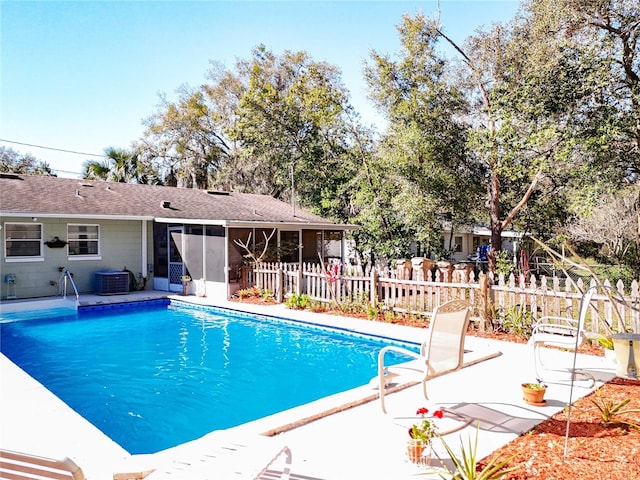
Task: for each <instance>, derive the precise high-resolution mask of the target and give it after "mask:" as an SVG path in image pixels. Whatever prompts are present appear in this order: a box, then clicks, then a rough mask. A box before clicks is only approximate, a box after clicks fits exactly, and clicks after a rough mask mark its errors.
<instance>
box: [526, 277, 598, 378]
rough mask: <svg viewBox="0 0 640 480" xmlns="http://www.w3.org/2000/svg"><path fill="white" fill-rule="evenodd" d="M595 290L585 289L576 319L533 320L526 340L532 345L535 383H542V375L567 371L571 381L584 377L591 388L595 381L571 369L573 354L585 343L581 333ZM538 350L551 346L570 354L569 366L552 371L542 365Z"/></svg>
mask: <svg viewBox="0 0 640 480" xmlns="http://www.w3.org/2000/svg"><path fill="white" fill-rule="evenodd" d="M595 292H596V289H595V288H591V289H589V290H587V291H586V292H585V293H584V294H583V295H582V299H581V301H580V313H579V315H578V319H577V320H575V319H573V318H568V317H556V316H544V317H541V318H540V319H538V320H537V321H536V323H535V324H534V326H533V330H532V332H531V337H530V338H529V342H528V343H529V345H532V346H533V360H534V369H535V375H536V378H537V380H538V381H539V382H541V383H543V382H544V376H543V372H545V371H546V372H561V371H566V372H569V373H570V374H571V375H572V377H571V380H572V381H573V380H575V378H576V376H577V375H580V376H583V377H585V379H586V380H588V381H589V385H588V388H591V387H592V386H593V385H595V378H594V377H593V375H591V374H589V373H588V372H584V371H580V370H577V369H576V368H575V353H577V350H578V348H579V347H580V346H581V345H582V344H583V343H585V342H586V341H587V338H588V336H587V332H586V330H585V319H586V316H587V312H588V310H589V304H590V303H591V300H592V298H593V295H594V294H595ZM542 347H553V348H558V349H563V350H569V351H572V352H574V362H573V366H572V367H566V368H558V367H557V366H553V367H552V368H550V367H548V366H547V365H545V363H544V362H543V358H542V357H543V356H542V355H541V348H542Z"/></svg>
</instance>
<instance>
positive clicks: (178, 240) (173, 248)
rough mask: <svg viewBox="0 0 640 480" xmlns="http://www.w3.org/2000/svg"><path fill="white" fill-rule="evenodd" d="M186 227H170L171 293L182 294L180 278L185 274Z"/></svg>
mask: <svg viewBox="0 0 640 480" xmlns="http://www.w3.org/2000/svg"><path fill="white" fill-rule="evenodd" d="M183 233H184V227H169V252H168V253H169V291H171V292H181V291H182V280H180V277H181V276H182V275H184V274H185V271H184V262H183V261H182V252H184V243H183V238H182V237H183Z"/></svg>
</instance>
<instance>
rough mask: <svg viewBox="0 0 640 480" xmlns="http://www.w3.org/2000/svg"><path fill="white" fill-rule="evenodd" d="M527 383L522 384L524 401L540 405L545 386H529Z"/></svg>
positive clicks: (542, 400) (542, 401)
mask: <svg viewBox="0 0 640 480" xmlns="http://www.w3.org/2000/svg"><path fill="white" fill-rule="evenodd" d="M527 385H528V384H527V383H523V384H522V393H523V395H524V401H525V402H527V403H528V404H530V405H542V404H543V403H544V394H545V392H546V391H547V389H546V388H529V387H528V386H527Z"/></svg>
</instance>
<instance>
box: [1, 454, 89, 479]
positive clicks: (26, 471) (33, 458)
mask: <svg viewBox="0 0 640 480" xmlns="http://www.w3.org/2000/svg"><path fill="white" fill-rule="evenodd" d="M0 478H2V479H20V480H29V479H33V480H41V479H58V480H85V478H86V477H85V476H84V473H83V472H82V469H81V468H80V467H79V466H78V465H77V464H76V463H75V462H74V461H73V460H71V459H70V458H64V459H62V460H56V459H53V458H46V457H39V456H37V455H30V454H27V453H19V452H13V451H11V450H0Z"/></svg>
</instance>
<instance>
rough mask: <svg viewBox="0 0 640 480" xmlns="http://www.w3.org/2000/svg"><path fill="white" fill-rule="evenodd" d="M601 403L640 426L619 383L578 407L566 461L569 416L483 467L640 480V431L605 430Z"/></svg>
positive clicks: (591, 349)
mask: <svg viewBox="0 0 640 480" xmlns="http://www.w3.org/2000/svg"><path fill="white" fill-rule="evenodd" d="M235 300H237V301H242V302H244V303H253V304H261V305H269V304H273V302H270V301H265V300H264V299H262V298H260V297H247V298H244V299H242V300H239V299H235ZM322 313H328V314H335V315H343V316H351V317H358V318H366V316H365V315H364V314H349V313H344V312H340V311H325V312H322ZM377 321H385V322H390V323H396V324H402V325H410V326H415V327H426V326H427V325H428V322H426V321H425V320H424V319H420V318H400V317H394V318H391V319H385V318H384V317H382V316H381V317H380V318H378V319H377ZM469 334H470V335H476V336H482V337H487V338H493V339H498V340H503V341H510V342H518V343H525V342H526V339H524V338H522V337H519V336H517V335H511V334H507V333H498V332H479V331H476V330H474V331H470V332H469ZM579 351H580V352H581V353H586V354H591V355H603V350H602V348H601V347H600V346H599V345H596V344H587V345H583V346H581V347H580V350H579ZM598 399H603V400H606V401H611V402H613V403H614V404H617V403H619V402H621V401H623V400H626V399H630V400H631V401H630V402H629V403H628V404H627V405H626V407H625V410H636V409H637V410H639V411H638V412H631V413H625V414H623V415H620V419H623V420H626V421H629V422H632V423H635V424H640V380H629V379H622V378H615V379H613V380H612V381H610V382H608V383H606V384H604V385H603V386H602V387H600V388H599V389H597V390H596V391H594V392H593V393H591V394H590V395H588V396H586V397H584V398H581V399H579V400H577V401H576V402H575V403H574V405H573V408H572V409H571V426H570V430H569V441H568V447H567V458H566V459H565V458H564V444H565V432H566V421H567V414H566V411H563V412H560V413H558V414H556V415H554V416H553V417H551V418H550V419H548V420H546V421H544V422H542V423H541V424H540V425H538V426H537V427H535V428H534V429H533V430H531V431H530V432H527V433H525V434H523V435H521V436H519V437H518V438H516V439H515V440H513V441H511V442H510V443H508V444H507V445H505V446H504V447H502V448H500V449H499V450H497V451H495V452H493V453H492V454H491V455H490V456H489V457H487V458H486V459H484V460H483V461H482V462H480V463H481V465H484V464H486V462H487V461H489V459H491V458H496V457H498V458H509V457H511V456H513V455H515V457H514V458H513V459H512V460H510V462H509V463H508V465H507V466H506V467H513V470H512V471H511V472H509V473H507V474H506V475H505V476H504V478H505V479H509V480H528V479H532V478H539V479H562V480H573V479H582V478H589V479H603V480H605V479H606V480H611V479H625V480H627V479H640V429H639V428H632V427H629V426H628V425H626V424H622V423H618V424H610V425H604V424H603V423H602V419H601V415H600V411H599V410H598V408H597V407H596V406H595V405H594V404H593V402H592V400H595V401H597V400H598Z"/></svg>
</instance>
